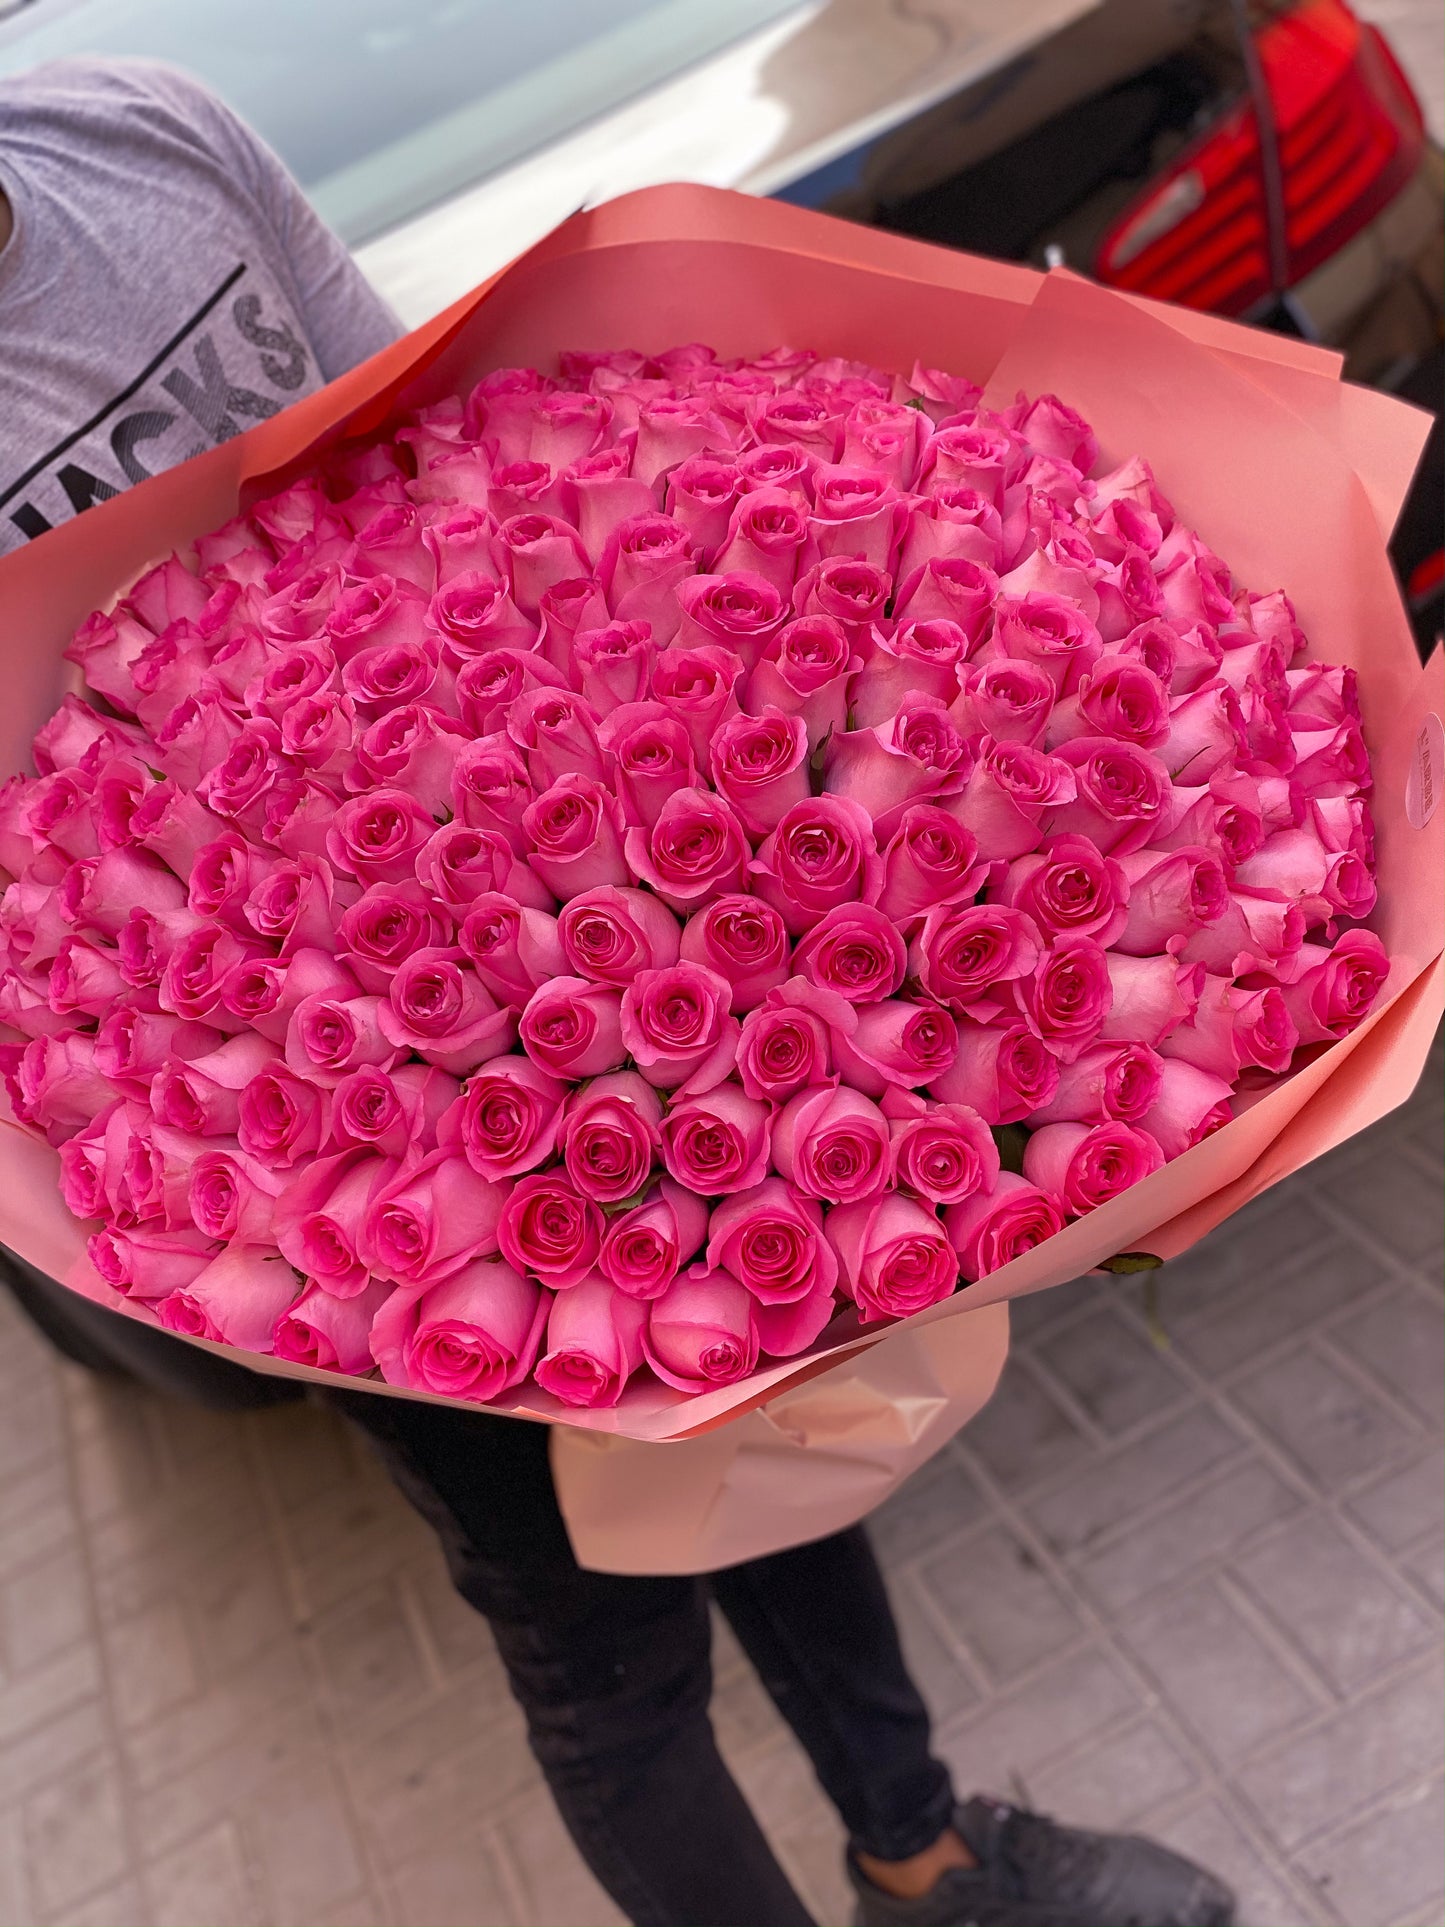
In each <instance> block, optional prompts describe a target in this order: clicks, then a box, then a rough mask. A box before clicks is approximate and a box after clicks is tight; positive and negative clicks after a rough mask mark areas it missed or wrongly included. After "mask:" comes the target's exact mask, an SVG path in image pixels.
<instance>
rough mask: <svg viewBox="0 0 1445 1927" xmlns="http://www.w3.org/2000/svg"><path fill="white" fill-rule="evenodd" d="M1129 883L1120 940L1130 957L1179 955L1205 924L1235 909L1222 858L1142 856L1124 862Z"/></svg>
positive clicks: (1205, 853)
mask: <svg viewBox="0 0 1445 1927" xmlns="http://www.w3.org/2000/svg"><path fill="white" fill-rule="evenodd" d="M1118 862H1119V867H1120V868H1121V869H1122V870H1123V872H1124V874H1125V876H1127V877H1128V879H1129V907H1128V917H1127V920H1126V922H1125V924H1124V927H1123V929H1122V930H1121V931H1120V932H1119V933H1118V935H1117V936H1116V937H1115V939H1114V946H1115V948H1116V949H1117V950H1120V951H1122V952H1124V954H1125V955H1127V956H1135V957H1152V956H1157V955H1158V954H1159V953H1160V952H1161V951H1162V950H1164V949H1165V948H1166V947H1167V946H1171V945H1172V946H1173V948H1175V949H1178V948H1180V947H1181V944H1182V943H1183V942H1187V941H1188V939H1189V938H1190V937H1192V936H1193V934H1194V932H1195V931H1196V930H1197V929H1199V927H1200V925H1201V924H1206V923H1216V922H1218V920H1219V919H1220V917H1222V916H1223V915H1224V913H1225V911H1226V910H1227V909H1228V907H1229V886H1228V884H1227V883H1226V882H1225V877H1224V871H1223V869H1222V867H1221V866H1220V862H1219V859H1218V857H1216V856H1214V855H1213V854H1212V853H1211V852H1210V851H1209V850H1205V849H1201V848H1200V847H1198V846H1197V845H1196V846H1195V847H1194V848H1189V847H1187V846H1186V847H1185V848H1184V849H1179V850H1170V851H1165V852H1161V851H1158V850H1137V851H1134V852H1133V853H1131V854H1126V855H1124V856H1121V857H1120V858H1119V859H1118Z"/></svg>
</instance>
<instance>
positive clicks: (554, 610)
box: [537, 576, 608, 774]
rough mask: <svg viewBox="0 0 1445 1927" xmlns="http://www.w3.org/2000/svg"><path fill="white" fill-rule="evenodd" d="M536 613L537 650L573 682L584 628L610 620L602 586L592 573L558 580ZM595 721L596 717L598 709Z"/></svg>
mask: <svg viewBox="0 0 1445 1927" xmlns="http://www.w3.org/2000/svg"><path fill="white" fill-rule="evenodd" d="M537 613H538V616H539V617H540V619H541V624H542V633H541V636H540V638H539V639H538V642H537V653H538V654H539V655H540V656H541V657H542V659H543V661H544V662H549V663H550V664H551V665H552V667H553V668H554V669H558V670H560V671H561V672H562V674H563V676H565V677H567V678H568V679H569V681H570V679H571V674H572V664H573V662H574V660H575V658H576V654H577V637H578V635H579V634H580V633H581V631H582V630H584V629H601V628H604V627H605V626H606V623H607V613H608V612H607V603H606V601H605V600H604V598H603V594H602V588H601V585H600V583H598V582H596V581H594V580H593V579H592V577H590V576H574V577H572V578H570V579H569V580H567V581H565V582H555V583H553V585H552V587H551V588H550V589H548V591H547V592H546V594H545V595H544V596H543V597H542V600H541V602H540V603H539V604H538V605H537ZM593 720H594V721H596V720H597V718H596V715H595V712H594V716H593ZM560 773H561V772H560V770H559V771H558V774H560Z"/></svg>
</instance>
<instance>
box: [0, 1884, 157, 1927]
mask: <svg viewBox="0 0 1445 1927" xmlns="http://www.w3.org/2000/svg"><path fill="white" fill-rule="evenodd" d="M149 1917H150V1916H149V1910H148V1908H147V1906H146V1901H145V1897H144V1895H143V1893H142V1892H141V1888H140V1884H139V1882H138V1881H135V1880H121V1881H118V1882H117V1883H116V1885H115V1886H113V1887H106V1888H105V1889H104V1890H103V1891H102V1892H100V1893H98V1894H92V1895H91V1896H90V1897H89V1899H87V1900H82V1901H81V1903H80V1905H79V1906H78V1907H67V1908H66V1909H65V1911H64V1913H59V1914H55V1915H53V1916H52V1918H51V1920H50V1921H49V1923H48V1927H136V1922H137V1921H139V1920H147V1919H149ZM3 1918H4V1916H3V1915H0V1919H3Z"/></svg>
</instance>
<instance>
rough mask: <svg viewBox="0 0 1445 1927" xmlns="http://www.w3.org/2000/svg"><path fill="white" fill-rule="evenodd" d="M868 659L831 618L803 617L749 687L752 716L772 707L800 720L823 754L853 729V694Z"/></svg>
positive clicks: (775, 644)
mask: <svg viewBox="0 0 1445 1927" xmlns="http://www.w3.org/2000/svg"><path fill="white" fill-rule="evenodd" d="M861 667H862V658H861V656H859V655H858V654H856V653H855V651H854V648H853V644H852V643H851V641H850V640H849V638H848V636H847V635H846V634H845V633H844V630H843V626H842V624H841V623H837V622H834V621H833V620H832V618H831V617H830V616H802V617H800V618H799V619H798V620H797V621H796V622H790V623H788V624H786V625H785V627H783V628H782V629H780V630H779V631H778V633H777V635H776V636H775V637H774V638H773V641H772V642H771V643H770V644H769V646H768V649H767V652H766V653H765V655H764V656H763V658H762V660H761V661H760V662H759V663H758V664H757V665H756V667H755V668H754V669H753V671H752V674H751V675H750V676H749V677H748V683H747V691H746V695H747V706H748V709H749V711H750V712H754V713H756V712H757V711H758V710H760V709H762V708H764V707H765V706H766V705H769V704H771V705H772V707H773V708H774V709H780V710H782V712H783V714H784V715H785V716H800V717H801V718H802V720H803V725H804V727H805V728H806V730H807V732H808V746H809V748H810V749H811V750H812V752H813V753H814V755H816V754H817V752H818V751H819V749H821V748H822V746H823V744H824V743H825V742H826V741H827V740H828V737H829V735H830V734H831V733H833V732H836V731H839V730H842V729H844V728H846V727H847V715H848V691H849V687H850V684H851V681H852V678H853V676H854V673H855V672H856V671H857V670H858V669H860V668H861Z"/></svg>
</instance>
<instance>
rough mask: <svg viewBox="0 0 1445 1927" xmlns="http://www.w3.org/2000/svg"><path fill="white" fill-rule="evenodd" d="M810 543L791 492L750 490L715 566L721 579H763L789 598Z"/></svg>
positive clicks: (805, 523) (738, 506)
mask: <svg viewBox="0 0 1445 1927" xmlns="http://www.w3.org/2000/svg"><path fill="white" fill-rule="evenodd" d="M807 539H808V518H807V514H806V512H805V510H804V509H803V508H802V507H801V506H800V505H799V503H798V501H797V498H796V497H795V496H794V495H793V494H792V493H791V492H790V491H789V490H787V489H781V488H755V489H751V490H750V491H749V492H748V493H747V494H746V495H744V496H743V497H742V498H741V500H740V501H738V502H737V503H736V505H735V506H734V508H733V512H732V516H731V519H730V521H729V523H728V527H727V532H726V534H725V536H724V538H723V541H722V543H721V545H720V547H719V548H718V551H717V555H716V557H715V560H714V563H713V566H714V568H716V569H717V571H718V573H719V575H722V574H726V573H727V572H728V571H730V570H731V571H741V572H743V573H744V574H746V575H748V576H750V577H752V578H761V579H762V580H763V581H764V582H766V583H768V584H769V585H770V586H771V587H772V588H773V589H775V590H776V591H778V593H779V594H780V595H781V596H788V595H789V594H790V593H791V591H792V587H793V578H794V577H795V576H796V574H797V572H798V557H799V555H800V554H801V553H802V549H803V544H804V543H805V542H806V541H807ZM723 640H726V638H723ZM739 653H741V651H740V652H739Z"/></svg>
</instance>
